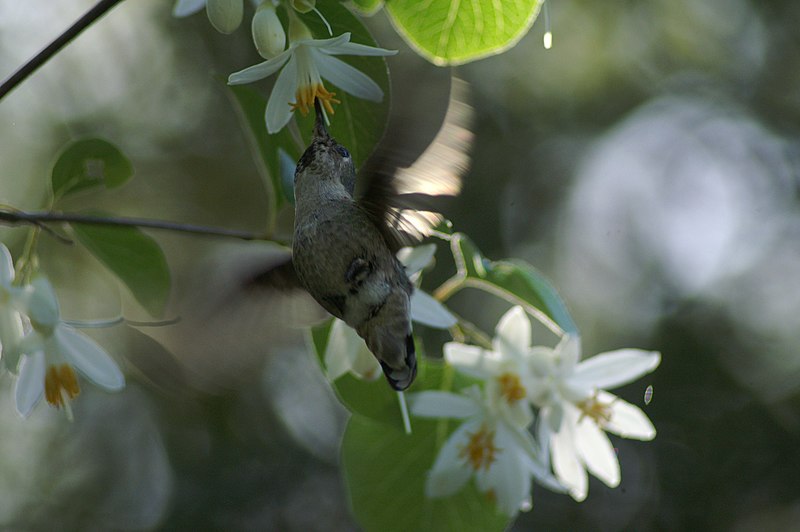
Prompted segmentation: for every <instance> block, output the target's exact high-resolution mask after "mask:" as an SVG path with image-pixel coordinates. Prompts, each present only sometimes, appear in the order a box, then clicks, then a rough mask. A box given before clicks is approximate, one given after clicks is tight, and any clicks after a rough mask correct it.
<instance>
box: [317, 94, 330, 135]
mask: <svg viewBox="0 0 800 532" xmlns="http://www.w3.org/2000/svg"><path fill="white" fill-rule="evenodd" d="M314 112H315V113H316V115H317V119H316V121H315V122H314V140H323V139H328V138H330V134H329V133H328V126H326V125H325V112H324V111H323V110H322V104H321V103H319V98H314Z"/></svg>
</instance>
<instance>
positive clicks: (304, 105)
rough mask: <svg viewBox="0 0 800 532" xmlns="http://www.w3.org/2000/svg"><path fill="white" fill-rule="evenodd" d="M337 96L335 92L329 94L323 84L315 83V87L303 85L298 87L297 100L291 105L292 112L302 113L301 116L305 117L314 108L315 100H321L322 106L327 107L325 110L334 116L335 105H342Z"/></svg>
mask: <svg viewBox="0 0 800 532" xmlns="http://www.w3.org/2000/svg"><path fill="white" fill-rule="evenodd" d="M334 96H336V93H335V92H328V89H326V88H325V86H324V85H323V84H322V83H315V84H313V85H303V86H302V87H298V89H297V94H295V99H296V100H297V101H296V102H295V103H291V102H290V103H289V105H291V106H292V111H297V110H299V111H300V114H302V115H303V116H306V115H308V110H309V109H310V108H312V107H314V98H319V101H320V102H321V103H322V105H324V106H325V110H326V111H327V112H328V113H329V114H334V111H333V105H331V104H334V103H342V102H341V101H340V100H337V99H336V98H334Z"/></svg>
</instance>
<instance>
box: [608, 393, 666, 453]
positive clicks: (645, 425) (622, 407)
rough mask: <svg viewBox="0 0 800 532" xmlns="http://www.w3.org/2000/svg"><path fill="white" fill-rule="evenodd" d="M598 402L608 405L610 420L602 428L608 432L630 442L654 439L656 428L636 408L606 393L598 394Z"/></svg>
mask: <svg viewBox="0 0 800 532" xmlns="http://www.w3.org/2000/svg"><path fill="white" fill-rule="evenodd" d="M598 400H599V401H600V402H601V403H603V404H609V405H610V406H609V408H610V409H611V419H610V420H609V421H608V422H607V423H606V424H605V426H604V427H603V428H604V429H605V430H607V431H608V432H613V433H614V434H616V435H617V436H621V437H623V438H628V439H631V440H642V441H649V440H652V439H653V438H655V437H656V428H655V427H654V426H653V423H652V422H651V421H650V419H649V418H648V417H647V415H645V413H644V412H642V411H641V410H640V409H639V408H638V407H636V406H634V405H632V404H630V403H628V402H627V401H623V400H622V399H620V398H619V397H617V396H615V395H613V394H610V393H608V392H599V393H598Z"/></svg>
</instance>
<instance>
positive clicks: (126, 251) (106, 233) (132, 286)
mask: <svg viewBox="0 0 800 532" xmlns="http://www.w3.org/2000/svg"><path fill="white" fill-rule="evenodd" d="M71 225H72V229H73V231H74V232H75V236H77V237H78V240H80V242H81V244H83V245H84V246H85V247H86V249H88V250H89V251H90V252H91V253H92V254H93V255H94V256H95V257H97V259H98V260H99V261H100V262H102V263H103V264H104V265H105V266H106V267H107V268H108V269H109V270H111V271H112V272H114V274H116V276H117V277H119V279H120V280H121V281H122V282H123V283H124V284H125V286H127V287H128V289H129V290H130V291H131V293H132V294H133V296H134V297H135V298H136V300H137V301H138V302H139V303H140V304H141V305H142V306H143V307H144V308H145V309H146V310H147V311H148V312H149V313H150V314H152V315H154V316H160V315H161V314H162V313H163V311H164V306H165V305H166V302H167V298H168V297H169V290H170V274H169V268H168V266H167V261H166V258H165V257H164V252H163V251H161V248H160V247H159V245H158V244H157V243H156V241H155V240H153V239H152V238H151V237H150V236H148V235H146V234H144V233H143V232H141V231H140V230H139V229H137V228H135V227H104V226H100V225H87V224H79V223H73V224H71Z"/></svg>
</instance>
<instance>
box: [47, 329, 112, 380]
mask: <svg viewBox="0 0 800 532" xmlns="http://www.w3.org/2000/svg"><path fill="white" fill-rule="evenodd" d="M54 337H55V342H56V344H57V346H58V349H59V351H60V353H61V355H62V356H63V357H64V360H66V361H67V363H69V364H71V365H72V366H73V367H74V368H75V369H77V370H78V371H80V372H81V373H83V374H84V375H85V376H86V377H87V378H88V379H89V380H90V381H92V382H93V383H95V384H96V385H98V386H100V387H102V388H105V389H106V390H109V391H117V390H121V389H122V388H124V387H125V377H124V376H123V375H122V371H120V369H119V366H117V363H116V362H114V360H113V359H112V358H111V357H110V356H108V354H107V353H106V352H105V351H104V350H103V348H102V347H100V346H99V345H97V343H96V342H95V341H94V340H92V339H91V338H89V337H88V336H86V335H85V334H83V333H81V332H78V331H76V330H75V329H73V328H72V327H70V326H69V325H66V324H63V323H61V324H59V326H58V327H56V330H55V332H54Z"/></svg>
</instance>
